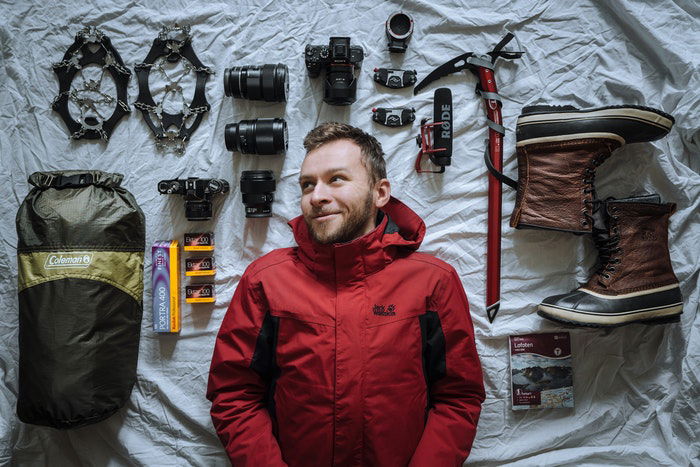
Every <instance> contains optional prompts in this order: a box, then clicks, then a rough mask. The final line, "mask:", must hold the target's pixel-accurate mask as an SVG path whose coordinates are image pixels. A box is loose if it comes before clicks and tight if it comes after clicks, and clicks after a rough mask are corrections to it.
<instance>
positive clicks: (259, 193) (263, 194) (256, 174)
mask: <svg viewBox="0 0 700 467" xmlns="http://www.w3.org/2000/svg"><path fill="white" fill-rule="evenodd" d="M275 188H276V184H275V177H274V176H273V175H272V171H271V170H244V171H243V172H242V173H241V193H242V194H243V205H244V206H245V216H246V217H271V216H272V201H274V199H275V195H274V191H275Z"/></svg>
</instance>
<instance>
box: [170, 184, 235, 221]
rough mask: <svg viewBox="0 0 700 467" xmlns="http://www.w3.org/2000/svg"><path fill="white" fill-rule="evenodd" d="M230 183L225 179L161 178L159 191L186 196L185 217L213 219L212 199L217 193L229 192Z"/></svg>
mask: <svg viewBox="0 0 700 467" xmlns="http://www.w3.org/2000/svg"><path fill="white" fill-rule="evenodd" d="M229 189H230V188H229V184H228V182H227V181H226V180H224V179H216V178H197V177H189V178H187V179H178V178H175V179H172V180H161V181H160V182H158V192H159V193H160V194H162V195H182V196H184V197H185V217H187V220H190V221H205V220H208V219H211V216H212V205H211V199H212V197H213V196H214V195H216V194H226V193H228V192H229Z"/></svg>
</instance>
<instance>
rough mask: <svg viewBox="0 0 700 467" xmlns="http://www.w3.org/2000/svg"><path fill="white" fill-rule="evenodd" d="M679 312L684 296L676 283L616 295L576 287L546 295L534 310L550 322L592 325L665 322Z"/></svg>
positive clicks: (614, 325)
mask: <svg viewBox="0 0 700 467" xmlns="http://www.w3.org/2000/svg"><path fill="white" fill-rule="evenodd" d="M681 313H683V297H682V295H681V292H680V288H679V286H678V285H676V284H671V285H667V286H663V287H659V288H657V289H653V290H648V291H640V292H634V293H629V294H626V295H618V296H612V295H611V296H605V295H602V294H600V293H596V292H593V291H590V290H588V289H585V288H579V289H576V290H572V291H571V292H569V293H565V294H561V295H554V296H552V297H547V298H545V299H544V300H542V303H540V305H539V307H538V311H537V314H539V315H540V316H542V317H543V318H547V319H551V320H553V321H557V322H563V323H567V324H571V325H574V326H591V327H616V326H624V325H626V324H632V323H645V324H665V323H669V322H674V321H677V320H678V317H679V316H680V315H681Z"/></svg>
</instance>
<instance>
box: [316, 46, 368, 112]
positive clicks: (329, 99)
mask: <svg viewBox="0 0 700 467" xmlns="http://www.w3.org/2000/svg"><path fill="white" fill-rule="evenodd" d="M364 55H365V54H364V51H363V50H362V47H359V46H351V45H350V38H349V37H331V38H330V39H329V41H328V45H311V44H308V45H307V46H306V49H305V51H304V58H305V61H306V70H307V71H308V73H309V77H310V78H317V77H318V76H319V75H320V74H321V71H322V70H325V71H326V80H325V85H324V92H323V101H324V102H326V103H328V104H331V105H350V104H352V103H353V102H355V100H356V97H355V94H356V91H357V80H356V79H355V68H356V67H357V68H359V67H361V66H362V60H363V59H364Z"/></svg>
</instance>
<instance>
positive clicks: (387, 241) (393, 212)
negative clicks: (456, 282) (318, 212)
mask: <svg viewBox="0 0 700 467" xmlns="http://www.w3.org/2000/svg"><path fill="white" fill-rule="evenodd" d="M380 213H381V221H380V222H379V223H378V225H377V227H375V228H374V230H372V231H371V232H369V233H367V234H365V235H363V236H362V237H359V238H356V239H355V240H353V241H351V242H347V243H335V244H329V245H323V244H320V243H317V242H315V241H314V240H313V239H312V238H311V235H310V234H309V230H308V227H307V226H306V222H305V221H304V217H303V216H299V217H296V218H294V219H292V220H291V221H289V225H290V227H291V228H292V231H293V232H294V239H295V240H296V242H297V245H299V247H298V248H297V255H298V257H299V259H300V260H301V262H302V263H303V264H304V265H305V266H306V267H307V268H308V269H309V270H311V272H313V273H314V274H316V276H317V277H318V278H319V279H327V280H331V281H336V282H348V281H353V280H361V279H362V278H364V277H365V276H367V275H369V274H372V273H374V272H376V271H379V270H380V269H383V268H384V267H385V266H386V265H387V264H389V263H390V262H391V261H393V259H394V258H395V257H396V256H397V255H402V254H403V255H405V254H406V253H407V252H410V251H415V250H417V249H418V247H419V246H420V244H421V242H422V241H423V237H424V236H425V223H423V220H422V219H421V218H420V217H419V216H418V214H416V213H415V212H413V211H412V210H411V208H409V207H408V206H406V205H405V204H403V203H402V202H401V201H399V200H397V199H396V198H394V197H391V198H390V199H389V202H388V203H387V204H386V205H385V206H384V207H383V208H382V209H381V210H380Z"/></svg>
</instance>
